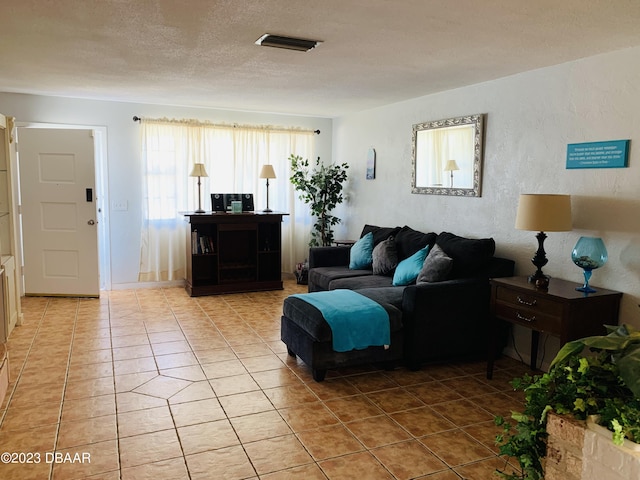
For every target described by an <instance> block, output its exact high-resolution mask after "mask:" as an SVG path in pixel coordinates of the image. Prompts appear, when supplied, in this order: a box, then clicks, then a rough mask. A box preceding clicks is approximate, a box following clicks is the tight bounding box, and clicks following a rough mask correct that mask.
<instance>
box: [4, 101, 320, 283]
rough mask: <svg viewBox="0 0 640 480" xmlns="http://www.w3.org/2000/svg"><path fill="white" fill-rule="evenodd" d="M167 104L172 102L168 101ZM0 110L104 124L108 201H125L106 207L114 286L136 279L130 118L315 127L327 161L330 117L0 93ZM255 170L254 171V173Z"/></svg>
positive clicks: (138, 212)
mask: <svg viewBox="0 0 640 480" xmlns="http://www.w3.org/2000/svg"><path fill="white" fill-rule="evenodd" d="M168 101H170V99H168ZM0 112H1V113H3V114H4V115H7V116H13V117H16V121H17V122H34V123H57V124H74V125H91V126H105V127H106V128H107V141H108V144H107V149H108V152H107V168H108V199H109V205H113V202H126V203H127V210H126V211H115V210H113V209H108V211H107V212H106V213H107V218H108V222H109V230H110V245H109V247H110V257H111V283H112V288H121V287H123V286H127V287H128V286H131V285H132V284H135V283H136V282H137V279H138V266H139V264H140V225H141V219H142V165H141V159H140V136H139V133H140V124H139V123H135V122H134V121H133V119H132V118H133V116H134V115H138V116H141V117H150V118H161V117H168V118H191V119H197V120H208V121H211V122H218V123H238V124H251V125H274V126H276V125H277V126H285V127H300V128H310V129H314V130H316V129H319V130H320V131H321V134H320V135H319V136H318V137H317V142H316V145H317V152H316V156H320V157H321V158H323V159H328V158H330V157H331V148H332V147H331V128H332V126H331V123H332V121H331V119H326V118H313V117H302V116H287V115H276V114H261V113H252V112H238V111H228V110H212V109H198V108H184V107H175V106H163V105H145V104H130V103H119V102H101V101H91V100H79V99H67V98H59V97H46V96H36V95H19V94H11V93H0ZM257 174H258V172H256V175H257Z"/></svg>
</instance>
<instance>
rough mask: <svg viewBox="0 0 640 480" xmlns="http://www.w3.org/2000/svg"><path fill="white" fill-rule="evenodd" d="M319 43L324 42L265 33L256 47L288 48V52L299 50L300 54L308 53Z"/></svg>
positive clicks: (257, 41)
mask: <svg viewBox="0 0 640 480" xmlns="http://www.w3.org/2000/svg"><path fill="white" fill-rule="evenodd" d="M319 43H322V42H321V41H319V40H306V39H304V38H293V37H283V36H280V35H271V34H269V33H265V34H264V35H262V36H261V37H260V38H259V39H258V40H256V45H262V46H263V47H276V48H286V49H287V50H297V51H299V52H308V51H309V50H311V49H312V48H315V47H316V46H317V45H318V44H319Z"/></svg>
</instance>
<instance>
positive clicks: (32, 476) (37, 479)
mask: <svg viewBox="0 0 640 480" xmlns="http://www.w3.org/2000/svg"><path fill="white" fill-rule="evenodd" d="M41 459H42V460H41V462H40V463H32V464H24V463H17V462H16V463H10V464H3V465H2V467H0V474H1V475H2V478H6V479H14V478H15V479H19V480H42V479H48V478H49V472H50V471H51V464H50V463H46V461H45V454H44V453H42V456H41Z"/></svg>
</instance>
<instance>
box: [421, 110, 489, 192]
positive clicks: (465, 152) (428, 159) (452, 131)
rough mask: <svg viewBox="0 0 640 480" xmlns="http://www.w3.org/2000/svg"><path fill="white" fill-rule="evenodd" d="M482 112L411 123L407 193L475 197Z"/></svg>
mask: <svg viewBox="0 0 640 480" xmlns="http://www.w3.org/2000/svg"><path fill="white" fill-rule="evenodd" d="M483 129H484V114H478V115H469V116H465V117H456V118H447V119H444V120H436V121H435V122H426V123H418V124H416V125H414V126H413V134H412V136H411V140H412V148H411V153H412V158H411V161H412V165H411V166H412V171H411V193H426V194H431V195H458V196H465V197H479V196H480V187H481V184H482V160H483V153H484V152H483V145H482V141H483V138H484V131H483Z"/></svg>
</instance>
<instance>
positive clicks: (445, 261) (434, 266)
mask: <svg viewBox="0 0 640 480" xmlns="http://www.w3.org/2000/svg"><path fill="white" fill-rule="evenodd" d="M452 268H453V259H452V258H451V257H450V256H449V255H447V254H446V253H444V251H443V250H442V249H441V248H440V246H439V245H438V244H437V243H436V244H435V245H434V246H433V248H432V249H431V251H430V252H429V255H427V258H425V259H424V264H423V265H422V270H420V273H419V274H418V279H417V280H416V283H429V282H441V281H443V280H446V279H447V277H448V275H449V272H451V269H452Z"/></svg>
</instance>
